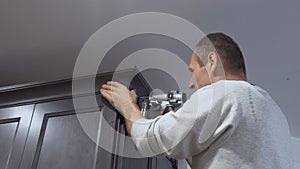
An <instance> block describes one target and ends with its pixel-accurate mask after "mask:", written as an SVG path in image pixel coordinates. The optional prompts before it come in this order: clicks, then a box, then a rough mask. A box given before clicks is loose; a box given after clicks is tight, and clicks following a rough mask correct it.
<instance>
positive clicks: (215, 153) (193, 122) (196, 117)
mask: <svg viewBox="0 0 300 169" xmlns="http://www.w3.org/2000/svg"><path fill="white" fill-rule="evenodd" d="M131 134H132V137H133V139H134V142H135V144H136V147H137V148H138V150H139V151H140V152H141V153H142V154H143V155H145V156H153V155H155V156H160V155H168V156H170V157H172V158H176V159H184V158H187V157H189V156H193V167H192V168H193V169H264V168H266V169H290V168H293V166H292V164H291V160H290V159H291V153H290V147H289V146H290V133H289V127H288V123H287V120H286V118H285V116H284V114H283V113H282V112H281V110H280V108H279V107H278V106H277V104H276V103H275V102H274V101H273V99H272V98H271V97H270V96H269V94H268V93H267V92H266V91H264V90H263V89H261V88H259V87H257V86H253V85H250V84H249V83H247V82H244V81H219V82H216V83H214V84H212V85H209V86H206V87H204V88H201V89H199V90H197V91H196V92H195V93H194V94H193V95H192V96H191V98H190V99H189V100H188V101H187V102H186V103H185V104H184V105H183V106H182V108H181V109H179V110H178V111H176V113H168V114H166V115H164V116H159V117H157V118H155V119H141V120H138V121H136V122H135V123H134V124H133V127H132V130H131Z"/></svg>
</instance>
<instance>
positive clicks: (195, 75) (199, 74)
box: [189, 53, 211, 90]
mask: <svg viewBox="0 0 300 169" xmlns="http://www.w3.org/2000/svg"><path fill="white" fill-rule="evenodd" d="M197 57H198V56H197V54H196V53H193V54H192V56H191V60H190V64H189V70H190V71H191V72H192V79H191V81H190V84H189V88H190V89H196V90H198V89H200V88H202V87H204V86H207V85H209V84H211V81H210V78H209V76H208V73H207V71H206V68H205V66H204V65H202V64H201V63H199V60H200V59H198V58H197ZM200 62H201V61H200Z"/></svg>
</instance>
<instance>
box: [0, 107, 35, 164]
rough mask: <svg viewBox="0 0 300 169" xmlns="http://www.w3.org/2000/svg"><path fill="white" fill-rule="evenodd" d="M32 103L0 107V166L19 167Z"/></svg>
mask: <svg viewBox="0 0 300 169" xmlns="http://www.w3.org/2000/svg"><path fill="white" fill-rule="evenodd" d="M33 108H34V106H33V105H27V106H19V107H12V108H3V109H0V151H1V153H0V168H3V169H17V168H19V165H20V162H21V158H22V153H23V150H24V145H25V142H26V137H27V134H28V129H29V125H30V119H31V116H32V112H33Z"/></svg>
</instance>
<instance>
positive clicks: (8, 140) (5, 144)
mask: <svg viewBox="0 0 300 169" xmlns="http://www.w3.org/2000/svg"><path fill="white" fill-rule="evenodd" d="M18 123H19V122H18V121H11V122H7V123H0V138H1V139H0V145H1V153H0V168H5V167H6V164H7V162H8V161H9V158H10V157H9V155H10V152H11V150H12V146H13V143H14V139H15V138H14V136H15V134H16V132H17V127H18Z"/></svg>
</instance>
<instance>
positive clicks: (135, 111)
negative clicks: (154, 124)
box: [100, 81, 143, 133]
mask: <svg viewBox="0 0 300 169" xmlns="http://www.w3.org/2000/svg"><path fill="white" fill-rule="evenodd" d="M100 92H101V94H102V96H103V97H105V98H106V99H107V100H108V101H109V102H110V104H111V105H112V106H114V107H115V108H116V109H117V110H118V111H119V112H120V113H122V115H123V116H124V117H125V122H126V127H127V131H128V133H130V132H131V126H132V124H133V123H134V122H135V121H136V120H138V119H141V118H143V116H142V114H141V112H140V109H139V106H138V105H137V104H136V100H137V95H136V93H135V91H134V90H132V91H129V90H128V89H127V87H125V86H124V85H122V84H120V83H118V82H113V81H109V82H107V83H106V84H103V85H102V88H101V89H100Z"/></svg>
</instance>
